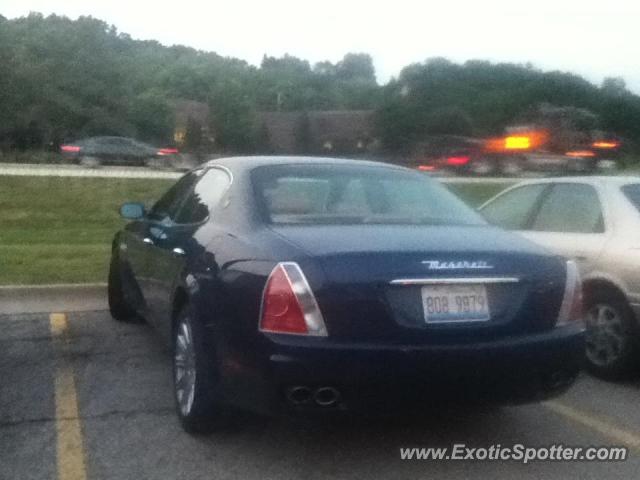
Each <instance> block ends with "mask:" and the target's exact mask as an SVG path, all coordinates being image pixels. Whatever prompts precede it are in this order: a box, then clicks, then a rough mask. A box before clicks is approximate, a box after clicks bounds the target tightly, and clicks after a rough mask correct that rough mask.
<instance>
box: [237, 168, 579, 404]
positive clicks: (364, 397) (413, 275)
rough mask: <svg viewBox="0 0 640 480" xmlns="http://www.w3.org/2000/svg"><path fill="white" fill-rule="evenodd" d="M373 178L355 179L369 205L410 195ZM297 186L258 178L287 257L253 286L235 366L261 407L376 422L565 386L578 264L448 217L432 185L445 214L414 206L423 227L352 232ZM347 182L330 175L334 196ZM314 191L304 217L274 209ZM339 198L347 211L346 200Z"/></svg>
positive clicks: (389, 225) (305, 185) (385, 219)
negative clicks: (244, 343)
mask: <svg viewBox="0 0 640 480" xmlns="http://www.w3.org/2000/svg"><path fill="white" fill-rule="evenodd" d="M385 170H387V169H385ZM312 173H313V172H312ZM381 175H382V176H381V177H378V176H377V174H376V175H373V176H372V177H369V176H367V177H366V179H365V180H364V181H365V182H373V183H374V185H375V186H376V187H377V188H378V190H377V191H376V196H377V199H378V200H380V199H381V197H384V196H385V189H388V188H389V187H390V186H397V187H398V188H401V189H402V191H405V192H406V191H409V190H410V189H411V186H409V185H406V184H401V183H400V184H398V185H392V184H389V183H387V184H385V183H384V181H383V180H382V177H385V175H390V176H391V177H392V176H393V174H392V172H383V173H382V174H381ZM413 175H417V176H419V177H422V176H420V175H419V174H413ZM303 176H304V175H298V176H297V177H296V181H297V182H299V183H296V184H295V185H294V186H292V185H291V183H286V182H283V181H282V180H281V179H278V180H277V181H275V182H274V181H273V179H265V178H263V179H261V180H259V181H261V182H263V184H264V185H266V187H265V188H268V189H270V192H268V193H266V194H265V195H266V197H268V198H265V199H263V200H264V202H265V203H266V204H267V205H268V214H269V215H270V217H269V220H270V221H269V222H268V223H269V226H268V227H267V229H266V230H267V231H268V235H270V236H271V237H272V239H271V242H272V243H274V242H275V243H278V242H279V244H280V247H279V248H278V249H275V250H277V251H279V252H280V253H279V255H283V253H282V252H289V253H288V255H289V258H286V259H285V258H283V259H282V261H281V262H274V263H273V265H271V266H270V268H271V273H270V274H269V275H268V276H267V277H266V278H264V279H263V280H262V281H258V282H256V284H255V285H256V286H257V287H259V288H262V289H263V291H262V298H261V302H260V305H259V308H257V309H256V308H251V307H248V310H246V311H248V312H251V313H249V315H248V317H251V318H246V319H245V321H246V322H248V324H249V325H254V328H255V329H256V330H258V333H257V337H256V340H255V341H254V342H252V344H251V353H250V354H245V353H242V354H240V356H241V357H244V358H243V359H239V360H238V362H236V365H238V364H244V366H245V368H246V370H245V373H248V372H250V373H248V375H249V377H250V378H253V379H254V380H255V379H259V384H260V388H259V389H258V392H257V393H256V391H252V395H253V397H252V398H253V399H254V400H255V399H260V400H259V401H258V400H256V401H258V402H265V405H267V408H268V409H270V410H272V409H276V410H285V411H323V410H329V409H331V410H336V409H337V410H358V411H359V410H370V409H373V410H378V411H379V410H385V409H389V408H392V407H394V406H396V405H398V404H400V405H425V404H427V403H431V402H433V401H436V400H442V399H447V400H449V401H450V400H453V401H461V402H466V401H483V400H488V401H502V402H524V401H533V400H536V399H541V398H546V397H548V396H552V395H555V394H558V393H560V392H562V391H564V389H566V388H567V387H568V386H569V385H570V384H571V383H572V382H573V380H574V379H575V377H576V375H577V372H578V370H579V368H580V364H581V361H582V358H583V353H584V345H583V325H582V318H581V311H580V287H579V279H578V275H577V270H576V268H575V265H573V264H572V263H569V264H567V263H566V262H565V261H564V260H562V259H560V258H559V257H556V256H553V255H550V254H547V253H546V252H545V251H543V250H541V249H539V248H538V247H535V246H533V245H531V244H529V243H528V242H526V241H524V240H520V239H519V238H518V237H515V236H512V235H511V234H509V233H506V232H503V231H500V230H498V229H495V228H493V227H489V226H486V225H484V224H483V223H482V222H481V221H479V220H477V219H476V217H475V216H473V214H472V213H471V212H467V211H466V210H464V213H460V214H459V215H458V216H457V217H456V215H455V214H454V212H453V210H451V209H455V208H458V205H457V200H456V199H455V198H453V196H451V197H449V196H448V195H449V194H447V193H445V192H444V191H440V187H438V186H436V185H433V184H431V182H430V181H429V184H430V185H426V187H427V188H433V191H436V192H437V197H438V199H440V200H442V199H443V198H444V200H443V201H444V202H445V203H443V204H442V205H440V207H436V206H435V202H436V201H437V200H436V199H435V197H434V198H433V199H432V200H433V201H432V202H427V198H423V199H422V200H424V201H425V202H423V203H422V205H424V206H425V207H422V211H424V210H425V208H426V209H427V210H428V209H431V212H430V215H428V218H429V220H428V221H425V222H422V223H421V222H420V221H418V220H416V222H410V221H409V220H408V219H407V218H408V217H406V216H405V214H406V213H407V211H406V210H403V212H402V215H400V216H398V217H392V216H390V210H387V211H386V212H385V214H384V215H381V216H376V215H373V216H369V217H366V216H365V217H362V218H366V221H361V222H358V221H357V220H356V215H355V211H356V210H358V209H356V210H353V209H352V210H351V211H349V212H347V211H343V212H341V213H340V214H336V216H335V217H334V220H336V221H335V222H332V221H330V219H329V218H328V217H329V215H328V212H327V210H333V209H332V208H331V209H325V210H324V211H318V209H317V202H320V203H322V202H323V201H326V202H329V204H330V203H331V202H333V201H335V200H336V199H335V198H333V196H334V195H335V194H336V192H331V191H328V192H325V194H326V195H321V194H319V193H318V188H319V187H318V185H316V186H314V187H313V188H312V187H311V182H312V178H310V177H311V176H312V175H311V174H310V175H309V176H307V177H305V179H304V182H303V181H302V180H301V177H303ZM348 176H349V173H348V172H341V174H340V175H339V176H338V177H336V178H339V180H337V184H336V185H338V187H337V188H342V189H344V188H345V185H346V184H347V183H348V182H349V181H350V180H348ZM402 180H407V179H402ZM408 181H413V178H412V179H411V180H408ZM287 182H289V180H287ZM345 182H346V183H345ZM392 183H393V182H392ZM285 184H286V185H285ZM294 187H295V188H294ZM281 189H284V190H282V192H281V191H280V190H281ZM312 190H313V193H312V196H313V198H314V199H315V201H314V202H313V205H314V207H313V211H305V212H302V213H301V207H300V204H301V202H300V201H296V202H292V203H291V204H290V205H289V204H287V202H286V201H284V200H282V199H281V198H278V196H279V195H284V196H285V197H287V198H288V197H289V196H290V195H291V192H293V191H296V192H297V194H296V198H298V199H299V198H301V195H302V196H304V193H303V191H306V192H308V193H309V192H311V191H312ZM365 190H366V188H365ZM387 193H388V192H387ZM342 195H348V196H349V198H350V199H351V200H349V205H350V206H349V208H352V207H353V204H354V199H353V196H352V195H354V193H353V192H351V193H349V194H347V192H344V191H343V192H342ZM442 195H444V197H442ZM365 196H366V194H365ZM322 199H324V200H322ZM369 201H375V200H373V198H370V199H369ZM387 201H388V202H391V200H390V199H387ZM446 202H450V203H446ZM365 203H366V202H365ZM383 203H384V202H383ZM391 203H393V202H391ZM397 205H398V204H396V207H397ZM378 206H380V205H378ZM460 208H462V207H460ZM321 210H322V209H321ZM338 210H339V209H338ZM400 210H402V208H399V207H398V208H395V207H394V209H393V211H394V212H395V213H398V212H399V211H400ZM437 211H439V212H440V213H442V212H445V211H446V212H447V215H446V218H448V219H449V220H448V222H449V223H450V224H443V223H446V222H445V221H444V220H443V218H444V217H438V216H437V215H435V214H436V213H437ZM378 213H380V212H378ZM361 214H362V210H361V209H359V210H358V215H361ZM300 217H305V218H300ZM374 217H375V218H374ZM296 218H297V220H296ZM420 218H421V219H422V217H420ZM436 218H440V221H439V220H436ZM396 220H397V221H396ZM265 235H266V234H265ZM234 278H238V276H235V277H234ZM254 288H255V287H254ZM254 322H255V323H254ZM248 328H251V327H250V326H249V327H248ZM245 355H247V356H245ZM245 380H246V383H247V384H249V383H251V381H250V380H247V379H245ZM254 386H255V385H254Z"/></svg>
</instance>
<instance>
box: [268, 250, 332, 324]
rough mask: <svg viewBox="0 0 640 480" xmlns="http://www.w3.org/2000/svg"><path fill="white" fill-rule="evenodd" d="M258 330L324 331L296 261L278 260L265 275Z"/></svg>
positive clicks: (312, 297)
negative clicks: (279, 261) (265, 280)
mask: <svg viewBox="0 0 640 480" xmlns="http://www.w3.org/2000/svg"><path fill="white" fill-rule="evenodd" d="M260 330H261V331H263V332H270V333H289V334H296V335H316V336H326V335H327V330H326V328H325V325H324V319H323V318H322V314H321V313H320V309H319V308H318V304H317V302H316V299H315V297H314V295H313V292H312V291H311V288H310V287H309V283H308V282H307V279H306V278H305V276H304V274H303V273H302V270H300V267H299V266H298V264H297V263H293V262H282V263H279V264H278V265H276V267H275V268H274V269H273V270H272V272H271V274H270V275H269V278H268V279H267V284H266V286H265V289H264V293H263V295H262V312H261V315H260Z"/></svg>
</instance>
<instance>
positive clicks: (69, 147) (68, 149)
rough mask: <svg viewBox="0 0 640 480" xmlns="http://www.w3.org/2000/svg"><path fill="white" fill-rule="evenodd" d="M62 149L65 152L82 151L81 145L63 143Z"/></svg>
mask: <svg viewBox="0 0 640 480" xmlns="http://www.w3.org/2000/svg"><path fill="white" fill-rule="evenodd" d="M60 150H62V151H63V152H71V153H77V152H79V151H80V147H78V146H77V145H62V146H60Z"/></svg>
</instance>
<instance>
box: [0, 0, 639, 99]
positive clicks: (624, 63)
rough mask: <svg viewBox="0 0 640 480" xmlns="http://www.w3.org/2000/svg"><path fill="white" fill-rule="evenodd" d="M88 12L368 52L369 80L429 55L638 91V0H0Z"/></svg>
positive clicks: (242, 46)
mask: <svg viewBox="0 0 640 480" xmlns="http://www.w3.org/2000/svg"><path fill="white" fill-rule="evenodd" d="M29 11H38V12H42V13H44V14H49V13H57V14H63V15H67V16H69V17H72V18H76V17H78V16H79V15H92V16H94V17H97V18H100V19H102V20H105V21H107V22H108V23H110V24H114V25H115V26H116V27H117V28H118V30H119V31H122V32H126V33H129V34H130V35H131V36H132V37H134V38H138V39H155V40H158V41H160V42H161V43H163V44H165V45H172V44H184V45H188V46H192V47H195V48H199V49H203V50H211V51H215V52H217V53H219V54H221V55H225V56H234V57H239V58H242V59H245V60H247V61H248V62H250V63H253V64H256V65H257V64H259V63H260V60H261V59H262V55H263V54H265V53H266V54H268V55H273V56H281V55H283V54H285V53H289V54H291V55H295V56H298V57H302V58H305V59H307V60H309V61H310V62H311V63H314V62H317V61H319V60H325V59H327V60H331V61H334V62H335V61H337V60H339V59H340V58H341V57H342V56H343V55H344V54H345V53H347V52H367V53H370V54H371V55H372V56H373V59H374V63H375V66H376V71H377V75H378V81H379V82H381V83H384V82H386V81H387V80H388V79H389V78H390V77H392V76H395V75H397V74H398V73H399V71H400V70H401V68H402V67H403V66H405V65H407V64H409V63H414V62H420V61H423V60H424V59H426V58H429V57H434V56H443V57H447V58H449V59H451V60H454V61H458V62H461V61H465V60H468V59H486V60H491V61H508V62H519V63H525V62H531V63H533V64H534V65H535V66H537V67H539V68H542V69H545V70H547V69H553V70H563V71H571V72H575V73H578V74H581V75H583V76H585V77H586V78H587V79H589V80H591V81H593V82H595V83H600V82H601V80H602V78H603V77H605V76H621V77H623V78H624V79H625V80H626V82H627V85H628V87H629V88H631V89H632V90H633V91H635V92H636V93H640V58H639V57H638V54H639V53H640V28H639V24H640V2H639V1H638V0H599V1H593V0H529V1H517V0H476V1H460V0H436V1H433V0H422V1H408V0H391V1H385V2H375V1H374V0H368V1H360V0H321V1H315V2H309V1H304V0H264V1H247V0H225V1H220V0H207V1H196V0H174V1H168V2H162V1H158V0H156V1H153V2H151V1H148V2H142V1H136V0H128V1H122V0H110V1H106V0H93V1H91V0H0V13H1V14H3V15H4V16H5V17H9V18H14V17H18V16H22V15H26V14H28V13H29Z"/></svg>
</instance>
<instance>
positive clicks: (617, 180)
mask: <svg viewBox="0 0 640 480" xmlns="http://www.w3.org/2000/svg"><path fill="white" fill-rule="evenodd" d="M538 183H586V184H588V185H594V186H596V185H613V186H620V185H626V184H629V183H640V176H636V175H594V176H567V177H549V178H531V179H527V180H523V181H520V182H518V183H517V184H515V185H514V187H517V186H520V185H530V184H538Z"/></svg>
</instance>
